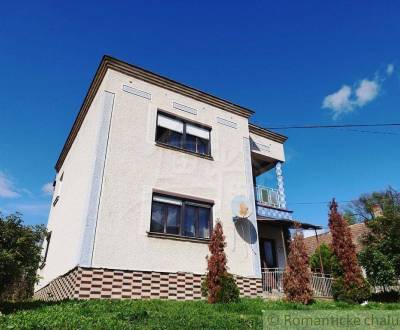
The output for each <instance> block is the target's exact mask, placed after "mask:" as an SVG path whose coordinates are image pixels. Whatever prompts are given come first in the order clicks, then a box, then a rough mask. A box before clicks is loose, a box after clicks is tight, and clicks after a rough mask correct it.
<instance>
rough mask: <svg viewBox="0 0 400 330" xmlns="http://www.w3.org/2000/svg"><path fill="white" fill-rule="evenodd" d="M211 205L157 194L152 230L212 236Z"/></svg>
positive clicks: (152, 216) (153, 210)
mask: <svg viewBox="0 0 400 330" xmlns="http://www.w3.org/2000/svg"><path fill="white" fill-rule="evenodd" d="M211 207H212V206H211V205H210V204H203V203H198V202H195V201H191V200H185V199H180V198H175V197H170V196H164V195H159V194H155V195H153V202H152V211H151V222H150V232H152V233H163V234H171V235H179V236H185V237H194V238H210V232H211V226H212V223H211Z"/></svg>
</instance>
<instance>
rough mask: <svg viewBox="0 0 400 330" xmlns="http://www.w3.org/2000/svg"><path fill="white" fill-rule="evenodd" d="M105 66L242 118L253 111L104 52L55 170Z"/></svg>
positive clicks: (68, 145)
mask: <svg viewBox="0 0 400 330" xmlns="http://www.w3.org/2000/svg"><path fill="white" fill-rule="evenodd" d="M108 69H111V70H115V71H118V72H120V73H124V74H126V75H129V76H131V77H133V78H136V79H139V80H142V81H145V82H148V83H150V84H153V85H156V86H158V87H162V88H165V89H168V90H170V91H173V92H176V93H178V94H181V95H184V96H187V97H190V98H192V99H195V100H197V101H200V102H203V103H207V104H209V105H211V106H214V107H216V108H219V109H222V110H225V111H228V112H231V113H234V114H236V115H239V116H242V117H245V118H249V117H250V116H251V115H252V114H253V113H254V111H252V110H250V109H248V108H245V107H243V106H240V105H238V104H235V103H232V102H230V101H227V100H225V99H222V98H219V97H217V96H214V95H211V94H208V93H206V92H203V91H200V90H198V89H195V88H193V87H190V86H187V85H184V84H182V83H179V82H177V81H175V80H172V79H169V78H166V77H163V76H161V75H158V74H156V73H153V72H151V71H148V70H145V69H143V68H140V67H138V66H135V65H133V64H129V63H127V62H124V61H121V60H118V59H116V58H114V57H111V56H109V55H104V56H103V58H102V59H101V61H100V64H99V66H98V68H97V70H96V73H95V75H94V77H93V79H92V82H91V84H90V86H89V89H88V91H87V93H86V96H85V98H84V100H83V103H82V105H81V108H80V110H79V112H78V115H77V116H76V118H75V121H74V123H73V125H72V128H71V130H70V132H69V134H68V137H67V140H66V141H65V143H64V146H63V148H62V150H61V153H60V155H59V157H58V160H57V163H56V165H55V169H56V171H57V172H58V171H59V170H60V169H61V167H62V165H63V163H64V161H65V158H66V157H67V154H68V152H69V150H70V149H71V146H72V144H73V142H74V140H75V138H76V136H77V134H78V132H79V129H80V127H81V126H82V123H83V120H84V119H85V117H86V114H87V112H88V111H89V107H90V105H91V104H92V101H93V99H94V97H95V95H96V93H97V91H98V89H99V87H100V84H101V82H102V80H103V78H104V76H105V74H106V72H107V70H108Z"/></svg>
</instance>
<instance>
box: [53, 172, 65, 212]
mask: <svg viewBox="0 0 400 330" xmlns="http://www.w3.org/2000/svg"><path fill="white" fill-rule="evenodd" d="M63 179H64V172H63V173H62V174H61V176H60V179H59V180H58V187H57V193H56V194H55V195H56V197H55V198H54V201H53V206H56V204H57V203H58V200H59V199H60V195H61V188H62V182H63ZM53 186H55V183H54V184H53Z"/></svg>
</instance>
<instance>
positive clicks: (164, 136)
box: [157, 126, 170, 143]
mask: <svg viewBox="0 0 400 330" xmlns="http://www.w3.org/2000/svg"><path fill="white" fill-rule="evenodd" d="M169 132H170V130H169V129H167V128H164V127H160V126H158V127H157V141H158V142H162V143H168V139H169Z"/></svg>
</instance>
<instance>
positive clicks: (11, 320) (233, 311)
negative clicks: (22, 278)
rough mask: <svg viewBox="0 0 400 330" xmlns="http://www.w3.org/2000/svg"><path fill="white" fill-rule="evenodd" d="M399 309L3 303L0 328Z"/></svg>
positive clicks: (166, 323) (176, 323) (227, 321)
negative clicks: (277, 312) (292, 311)
mask: <svg viewBox="0 0 400 330" xmlns="http://www.w3.org/2000/svg"><path fill="white" fill-rule="evenodd" d="M268 309H269V310H271V309H274V310H282V309H284V310H288V309H316V310H318V309H324V310H332V313H334V312H335V310H337V309H348V310H370V309H374V310H375V309H382V310H383V309H385V310H387V309H397V310H399V312H400V303H397V304H381V303H369V304H368V305H366V306H360V305H350V304H345V303H335V302H332V301H317V302H316V303H314V304H312V305H309V306H303V305H297V304H290V303H286V302H282V301H265V300H261V299H242V300H241V301H240V302H239V303H235V304H216V305H209V304H207V303H206V302H204V301H187V302H182V301H165V300H163V301H160V300H90V301H63V302H58V303H45V302H39V301H36V302H35V301H34V302H26V303H15V304H13V303H3V304H0V310H1V311H2V313H3V315H2V316H0V329H262V310H268Z"/></svg>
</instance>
